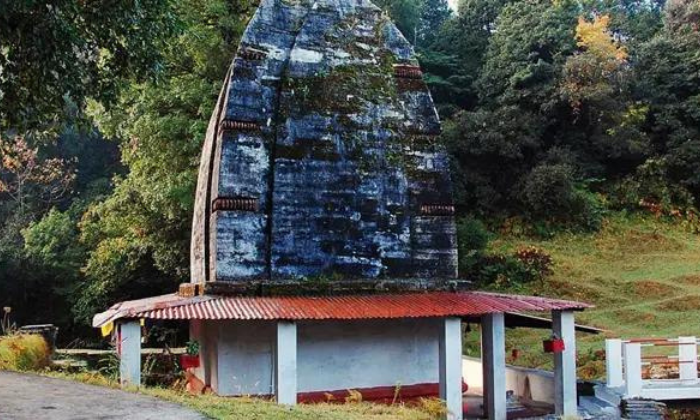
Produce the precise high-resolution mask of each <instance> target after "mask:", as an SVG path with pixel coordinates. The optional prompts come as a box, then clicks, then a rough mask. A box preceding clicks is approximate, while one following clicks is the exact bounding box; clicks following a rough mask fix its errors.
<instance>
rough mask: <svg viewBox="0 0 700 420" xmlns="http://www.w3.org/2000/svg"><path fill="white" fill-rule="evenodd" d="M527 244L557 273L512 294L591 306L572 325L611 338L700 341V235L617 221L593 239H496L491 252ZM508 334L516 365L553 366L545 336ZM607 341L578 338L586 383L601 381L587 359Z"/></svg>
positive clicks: (597, 367)
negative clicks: (518, 353)
mask: <svg viewBox="0 0 700 420" xmlns="http://www.w3.org/2000/svg"><path fill="white" fill-rule="evenodd" d="M526 245H534V246H536V247H539V248H541V249H543V250H545V251H546V252H548V253H550V254H551V256H552V258H553V261H554V264H555V266H554V274H553V275H551V276H550V277H549V278H548V279H546V280H545V281H544V282H542V283H539V284H532V285H528V286H527V287H525V289H524V290H517V291H516V292H519V293H532V294H541V295H544V296H552V297H560V298H564V299H576V300H581V301H585V302H589V303H592V304H594V305H596V307H595V308H594V309H591V310H588V311H586V312H584V313H582V314H580V315H578V316H577V322H579V323H585V324H590V325H594V326H597V327H600V328H604V329H606V330H609V333H607V334H606V335H607V336H609V337H625V338H629V337H674V336H678V335H700V325H698V322H697V320H698V317H700V235H697V234H693V233H690V232H689V231H688V230H687V229H686V228H685V227H684V226H681V225H677V224H670V223H665V222H661V221H657V220H655V219H653V218H632V219H630V218H625V217H621V216H615V217H611V218H608V219H607V220H606V221H605V223H604V227H603V229H601V230H600V232H597V233H595V234H560V235H557V236H556V237H555V238H553V239H547V240H534V239H531V238H521V237H512V236H501V237H499V238H497V239H495V240H494V241H493V242H492V244H491V247H492V249H494V250H498V251H512V250H514V249H517V248H519V247H522V246H526ZM511 291H512V290H511ZM507 334H508V339H507V343H508V347H509V350H510V349H511V348H514V347H517V348H519V349H520V350H521V356H520V357H519V359H518V360H517V361H515V363H516V364H523V365H530V366H543V367H547V366H550V365H551V360H550V358H549V357H548V356H547V355H545V354H543V353H542V351H541V343H540V341H541V340H542V339H543V338H545V336H546V334H547V333H546V331H542V330H518V331H508V333H507ZM604 339H605V337H604V336H602V335H600V336H591V335H587V334H582V335H581V336H580V340H579V353H580V356H579V361H580V364H581V365H584V369H586V370H587V372H580V373H581V374H583V375H584V376H600V375H601V374H604V364H603V363H602V361H601V360H597V361H595V360H592V359H596V357H595V356H594V355H593V353H594V352H595V351H596V350H601V349H603V348H604V344H603V340H604ZM469 340H471V337H469V339H468V341H469ZM509 354H510V352H509ZM591 362H592V363H591Z"/></svg>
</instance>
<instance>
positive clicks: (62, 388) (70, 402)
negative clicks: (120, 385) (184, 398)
mask: <svg viewBox="0 0 700 420" xmlns="http://www.w3.org/2000/svg"><path fill="white" fill-rule="evenodd" d="M0 419H2V420H43V419H46V420H88V419H89V420H93V419H99V420H111V419H114V420H116V419H128V420H151V419H154V420H166V419H167V420H171V419H172V420H205V419H206V417H204V416H203V415H201V414H199V413H197V412H195V411H192V410H190V409H187V408H184V407H182V406H179V405H177V404H173V403H170V402H166V401H163V400H159V399H157V398H153V397H149V396H146V395H139V394H135V393H131V392H125V391H120V390H117V389H111V388H104V387H99V386H93V385H86V384H81V383H79V382H72V381H65V380H62V379H55V378H46V377H43V376H37V375H28V374H20V373H14V372H2V371H0Z"/></svg>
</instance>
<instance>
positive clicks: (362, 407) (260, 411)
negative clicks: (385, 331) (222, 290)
mask: <svg viewBox="0 0 700 420" xmlns="http://www.w3.org/2000/svg"><path fill="white" fill-rule="evenodd" d="M39 373H41V374H44V375H47V376H51V377H54V378H60V379H66V380H73V381H78V382H84V383H88V384H91V385H99V386H107V387H112V388H118V383H117V382H116V381H115V380H114V379H113V378H109V377H106V376H104V375H102V374H100V373H98V372H92V371H85V372H81V373H63V372H56V371H41V372H39ZM128 391H132V392H139V393H142V394H146V395H151V396H154V397H157V398H161V399H164V400H168V401H172V402H175V403H178V404H182V405H183V406H186V407H190V408H192V409H193V410H196V411H199V412H201V413H202V414H204V415H206V416H208V417H210V418H212V419H215V420H238V419H241V420H431V419H434V418H435V416H433V415H431V413H432V412H438V410H439V409H440V408H441V407H442V406H441V405H440V406H438V405H436V404H435V402H434V401H433V400H428V401H426V402H424V403H423V405H422V406H420V407H416V408H410V407H407V406H405V405H403V404H394V405H390V406H389V405H381V404H371V403H365V402H352V403H348V404H326V403H323V404H300V405H297V406H295V407H283V406H280V405H277V404H275V403H274V402H271V401H267V400H263V399H258V398H249V397H219V396H216V395H213V394H206V395H197V396H192V395H189V394H187V393H185V392H184V391H180V390H177V389H169V388H157V387H141V388H139V389H136V388H134V389H128Z"/></svg>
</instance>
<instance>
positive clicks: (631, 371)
mask: <svg viewBox="0 0 700 420" xmlns="http://www.w3.org/2000/svg"><path fill="white" fill-rule="evenodd" d="M622 349H623V350H622V352H623V357H624V362H625V397H627V398H630V397H639V396H641V393H642V346H641V344H639V343H625V344H624V345H623V347H622Z"/></svg>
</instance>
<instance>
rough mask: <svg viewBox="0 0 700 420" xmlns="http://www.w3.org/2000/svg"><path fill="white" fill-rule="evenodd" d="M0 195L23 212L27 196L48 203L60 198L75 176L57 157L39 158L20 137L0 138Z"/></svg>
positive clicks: (27, 199) (37, 150)
mask: <svg viewBox="0 0 700 420" xmlns="http://www.w3.org/2000/svg"><path fill="white" fill-rule="evenodd" d="M0 162H2V166H0V195H3V194H4V195H6V196H7V197H9V198H10V199H11V200H13V201H14V202H15V203H17V205H18V206H19V210H20V212H24V211H25V209H26V207H27V202H28V201H29V200H30V199H34V200H41V201H43V202H44V203H47V204H50V203H55V202H56V201H58V200H60V199H61V198H63V197H64V196H65V195H66V194H67V193H68V192H69V189H70V186H71V184H72V182H73V180H74V179H75V174H74V173H72V171H71V170H70V168H69V166H68V164H67V163H66V162H65V161H63V160H62V159H59V158H51V159H41V158H39V149H38V148H37V147H35V148H31V147H30V146H29V145H28V144H27V141H26V140H25V139H24V138H23V137H16V138H15V139H13V140H8V139H4V138H1V137H0Z"/></svg>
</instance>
